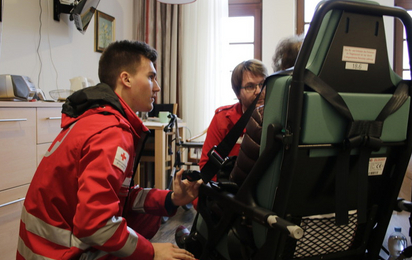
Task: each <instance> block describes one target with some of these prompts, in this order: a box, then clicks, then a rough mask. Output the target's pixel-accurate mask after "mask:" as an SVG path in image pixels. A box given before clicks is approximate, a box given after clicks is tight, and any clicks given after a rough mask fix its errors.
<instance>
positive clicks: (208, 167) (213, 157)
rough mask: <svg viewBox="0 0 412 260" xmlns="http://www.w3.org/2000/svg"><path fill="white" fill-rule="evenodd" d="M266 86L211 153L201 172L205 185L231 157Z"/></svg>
mask: <svg viewBox="0 0 412 260" xmlns="http://www.w3.org/2000/svg"><path fill="white" fill-rule="evenodd" d="M265 86H266V80H265V82H264V84H263V86H262V89H261V91H260V92H259V94H258V95H257V96H256V98H255V100H254V101H253V103H252V104H251V105H250V106H249V107H248V109H247V110H246V111H245V113H243V115H242V116H241V117H240V119H239V120H238V121H237V122H236V124H235V125H234V126H233V127H232V129H230V131H229V133H227V134H226V136H225V138H223V140H222V141H221V142H220V143H219V144H218V145H217V146H214V147H213V148H212V149H211V150H210V151H209V153H208V156H209V160H208V161H207V163H206V164H205V165H204V166H203V168H202V169H201V171H200V175H201V177H202V180H203V182H204V183H208V182H209V181H210V180H211V179H212V178H213V176H214V175H215V174H216V173H217V172H218V170H219V169H220V167H221V166H222V164H223V163H224V162H225V161H226V160H227V159H228V157H227V156H228V155H229V153H230V151H231V150H232V148H233V146H234V145H235V144H236V141H237V140H238V139H239V136H241V135H242V133H243V130H244V129H245V127H246V124H247V122H248V121H249V119H250V117H251V116H252V113H253V110H255V108H256V104H257V102H258V100H259V97H260V95H261V94H262V91H263V89H264V88H265Z"/></svg>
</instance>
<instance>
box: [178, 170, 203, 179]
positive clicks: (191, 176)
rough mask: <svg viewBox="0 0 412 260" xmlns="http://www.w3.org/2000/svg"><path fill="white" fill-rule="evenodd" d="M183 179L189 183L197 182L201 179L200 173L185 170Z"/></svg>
mask: <svg viewBox="0 0 412 260" xmlns="http://www.w3.org/2000/svg"><path fill="white" fill-rule="evenodd" d="M182 179H183V180H184V179H187V180H188V181H197V180H200V179H201V176H200V172H199V171H196V170H185V171H184V172H183V174H182Z"/></svg>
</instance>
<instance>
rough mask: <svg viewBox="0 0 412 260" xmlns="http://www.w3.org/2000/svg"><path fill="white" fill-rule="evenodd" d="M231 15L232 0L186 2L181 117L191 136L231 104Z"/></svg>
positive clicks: (184, 8)
mask: <svg viewBox="0 0 412 260" xmlns="http://www.w3.org/2000/svg"><path fill="white" fill-rule="evenodd" d="M227 19H228V0H197V1H196V2H194V3H192V4H186V5H183V8H182V13H181V17H180V21H181V23H180V24H181V26H182V32H181V34H180V36H181V37H182V38H180V39H179V41H180V43H181V44H180V48H181V50H180V51H179V53H181V55H182V57H181V62H182V64H181V66H179V67H180V68H181V77H180V78H179V85H180V86H181V92H180V93H179V101H180V103H181V107H182V115H181V117H182V119H183V120H184V121H185V122H186V123H187V127H188V128H189V129H190V133H189V134H187V135H186V136H187V137H190V136H189V135H190V134H191V135H192V136H194V135H197V134H199V133H201V132H203V130H205V129H206V128H207V127H208V126H209V123H210V121H211V119H212V117H213V115H214V111H215V110H216V108H217V107H219V106H221V105H225V104H227V94H226V93H227V91H229V93H230V92H232V90H231V84H230V78H229V75H230V74H229V73H228V72H229V68H228V65H227V59H228V58H227V56H226V54H227V53H228V52H227V51H226V48H228V46H229V40H228V39H227V37H226V36H227V33H226V24H227ZM234 102H235V101H234ZM234 102H233V103H234ZM199 140H202V139H199Z"/></svg>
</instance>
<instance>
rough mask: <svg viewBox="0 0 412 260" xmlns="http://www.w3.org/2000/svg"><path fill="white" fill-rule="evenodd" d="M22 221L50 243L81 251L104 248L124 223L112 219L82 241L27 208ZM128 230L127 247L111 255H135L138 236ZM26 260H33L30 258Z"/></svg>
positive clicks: (114, 218) (119, 218)
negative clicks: (93, 246) (29, 211)
mask: <svg viewBox="0 0 412 260" xmlns="http://www.w3.org/2000/svg"><path fill="white" fill-rule="evenodd" d="M21 219H22V222H23V223H25V225H26V230H27V231H29V232H31V233H33V234H35V235H37V236H40V237H42V238H44V239H46V240H48V241H50V242H51V243H55V244H58V245H61V246H64V247H67V248H70V247H77V248H79V249H81V250H86V249H88V248H90V246H91V245H97V246H102V245H103V244H104V243H106V241H107V240H109V239H110V238H111V237H112V236H113V234H114V233H115V232H116V230H117V228H118V227H119V225H120V223H121V221H122V218H121V217H112V219H110V220H109V221H108V222H107V224H106V226H104V227H102V228H100V229H99V230H98V231H97V232H95V233H94V234H93V235H92V236H89V237H85V238H82V239H81V240H80V239H79V238H77V237H76V236H74V235H73V233H72V232H71V231H69V230H65V229H62V228H58V227H55V226H53V225H50V224H47V223H46V222H44V221H43V220H41V219H39V218H37V217H35V216H33V215H32V214H30V213H28V212H27V211H26V209H25V207H23V210H22V217H21ZM127 229H128V231H129V236H128V238H127V241H126V243H125V245H124V246H123V247H122V248H121V249H120V250H118V251H113V252H110V254H112V255H115V256H117V257H127V256H129V255H131V254H133V252H134V251H135V250H136V247H137V240H138V236H137V234H136V232H135V231H134V230H133V229H131V228H129V227H127ZM21 242H23V241H21ZM23 245H24V243H23ZM19 246H20V245H19ZM30 252H31V251H30ZM84 255H87V253H85V254H84ZM102 255H104V254H102V253H100V252H99V253H98V254H97V253H94V254H93V256H92V255H90V254H89V255H88V256H86V258H82V259H96V258H94V257H97V258H99V257H101V256H102ZM82 257H83V256H82ZM26 259H32V258H31V257H28V258H26ZM33 259H35V258H33Z"/></svg>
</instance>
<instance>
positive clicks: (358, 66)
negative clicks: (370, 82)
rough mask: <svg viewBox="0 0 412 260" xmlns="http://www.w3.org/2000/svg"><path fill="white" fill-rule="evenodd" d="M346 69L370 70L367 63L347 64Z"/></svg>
mask: <svg viewBox="0 0 412 260" xmlns="http://www.w3.org/2000/svg"><path fill="white" fill-rule="evenodd" d="M345 69H347V70H363V71H367V70H368V64H365V63H355V62H346V65H345Z"/></svg>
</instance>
